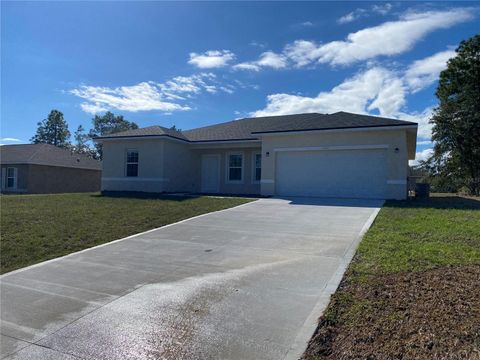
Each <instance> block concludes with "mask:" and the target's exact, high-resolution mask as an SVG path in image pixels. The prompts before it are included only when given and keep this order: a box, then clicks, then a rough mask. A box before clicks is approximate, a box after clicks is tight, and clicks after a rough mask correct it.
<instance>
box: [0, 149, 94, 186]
mask: <svg viewBox="0 0 480 360" xmlns="http://www.w3.org/2000/svg"><path fill="white" fill-rule="evenodd" d="M0 164H1V176H2V193H30V194H42V193H43V194H45V193H65V192H84V191H99V190H100V179H101V176H102V175H101V174H102V170H101V163H100V161H97V160H94V159H92V158H90V157H88V156H86V155H79V154H73V153H72V152H71V151H70V150H67V149H62V148H58V147H56V146H53V145H49V144H25V145H3V146H0Z"/></svg>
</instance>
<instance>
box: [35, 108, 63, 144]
mask: <svg viewBox="0 0 480 360" xmlns="http://www.w3.org/2000/svg"><path fill="white" fill-rule="evenodd" d="M37 126H38V128H37V133H36V134H35V135H34V136H33V137H32V138H31V139H30V141H31V142H32V143H34V144H39V143H44V144H51V145H55V146H58V147H68V146H69V142H68V139H69V138H70V131H68V124H67V122H66V121H65V120H64V118H63V114H62V113H61V112H60V111H58V110H52V111H50V114H49V115H48V118H47V119H44V120H43V121H41V122H39V123H37Z"/></svg>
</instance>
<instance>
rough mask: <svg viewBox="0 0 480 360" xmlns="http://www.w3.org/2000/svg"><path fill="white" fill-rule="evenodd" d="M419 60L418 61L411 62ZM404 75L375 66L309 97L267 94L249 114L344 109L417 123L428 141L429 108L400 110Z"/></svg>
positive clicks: (406, 87)
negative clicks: (262, 102)
mask: <svg viewBox="0 0 480 360" xmlns="http://www.w3.org/2000/svg"><path fill="white" fill-rule="evenodd" d="M417 63H421V61H419V62H418V61H417V62H414V63H413V64H417ZM408 79H409V78H408V77H407V76H406V74H403V73H401V72H397V71H391V70H388V69H386V68H384V67H380V66H375V67H372V68H370V69H367V70H363V71H360V72H359V73H357V74H356V75H355V76H353V77H351V78H348V79H345V80H344V81H343V82H342V83H340V84H339V85H337V86H335V87H334V88H333V89H331V90H330V91H323V92H320V93H319V94H318V95H316V96H313V97H309V96H301V95H294V94H285V93H278V94H272V95H269V96H267V104H266V106H265V108H263V109H261V110H257V111H254V112H252V113H251V114H250V115H251V116H271V115H285V114H294V113H305V112H319V113H334V112H337V111H347V112H353V113H359V114H374V115H375V114H379V115H380V116H385V117H390V118H396V119H401V120H407V121H413V122H416V123H418V137H419V139H425V140H428V141H430V138H431V133H432V124H430V123H429V120H430V119H431V117H432V113H433V107H427V108H426V109H424V110H423V111H420V112H419V111H414V112H408V111H405V110H404V107H405V105H406V96H407V95H408V94H410V93H411V92H412V91H414V89H411V88H410V87H409V84H408Z"/></svg>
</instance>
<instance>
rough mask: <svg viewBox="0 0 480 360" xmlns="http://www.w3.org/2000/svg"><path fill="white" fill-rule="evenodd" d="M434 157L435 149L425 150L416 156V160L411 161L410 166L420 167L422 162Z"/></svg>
mask: <svg viewBox="0 0 480 360" xmlns="http://www.w3.org/2000/svg"><path fill="white" fill-rule="evenodd" d="M432 155H433V149H425V150H422V151H419V152H417V153H416V154H415V160H410V161H409V162H408V164H409V165H410V166H415V165H418V164H419V163H420V161H424V160H427V159H428V158H429V157H430V156H432Z"/></svg>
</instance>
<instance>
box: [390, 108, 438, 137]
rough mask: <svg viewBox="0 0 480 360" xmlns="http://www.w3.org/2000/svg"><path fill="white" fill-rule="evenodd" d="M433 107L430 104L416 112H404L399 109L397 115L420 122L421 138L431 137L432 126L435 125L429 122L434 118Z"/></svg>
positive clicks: (419, 135) (419, 132) (418, 133)
mask: <svg viewBox="0 0 480 360" xmlns="http://www.w3.org/2000/svg"><path fill="white" fill-rule="evenodd" d="M432 114H433V107H432V106H429V107H427V108H426V109H424V110H423V111H420V112H418V111H414V112H409V113H407V112H402V111H398V112H397V114H396V117H397V118H399V119H402V120H406V121H413V122H416V123H418V132H417V136H418V137H419V138H420V139H429V140H430V139H431V137H432V127H433V125H432V124H430V123H429V121H430V119H431V118H432Z"/></svg>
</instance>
